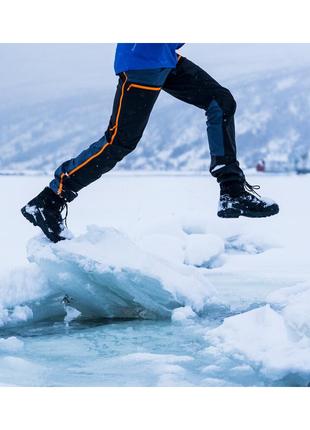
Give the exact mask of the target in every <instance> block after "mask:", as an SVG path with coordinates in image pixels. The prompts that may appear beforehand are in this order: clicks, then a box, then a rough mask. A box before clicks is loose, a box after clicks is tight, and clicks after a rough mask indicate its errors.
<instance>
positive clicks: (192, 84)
mask: <svg viewBox="0 0 310 430" xmlns="http://www.w3.org/2000/svg"><path fill="white" fill-rule="evenodd" d="M163 90H164V91H166V92H167V93H169V94H171V95H172V96H174V97H176V98H177V99H179V100H182V101H184V102H186V103H190V104H192V105H194V106H197V107H199V108H201V109H203V110H204V111H205V113H206V116H207V132H208V141H209V147H210V154H211V165H210V172H211V174H212V175H213V176H214V177H215V178H216V179H217V181H218V182H219V184H220V190H221V193H220V202H219V208H218V212H217V214H218V216H220V217H222V218H237V217H239V216H240V215H243V216H248V217H266V216H270V215H275V214H276V213H278V212H279V207H278V205H277V204H276V203H274V202H272V201H270V200H264V199H260V198H258V197H259V196H258V194H256V196H255V195H254V194H255V193H256V192H255V190H256V189H257V187H256V186H255V187H252V186H251V185H249V184H248V183H247V182H246V180H245V176H244V173H243V171H242V170H241V168H240V167H239V162H238V160H237V154H236V141H235V123H234V114H235V111H236V102H235V100H234V98H233V96H232V95H231V93H230V91H229V90H228V89H227V88H224V87H222V86H221V85H220V84H219V83H218V82H216V81H215V80H214V79H213V78H212V77H211V76H210V75H208V73H206V72H205V71H204V70H203V69H201V68H200V67H198V66H197V65H196V64H194V63H192V62H191V61H189V60H188V59H187V58H185V57H180V58H179V61H178V63H177V66H176V68H175V69H173V70H172V71H171V72H170V74H169V76H168V78H167V80H166V81H165V84H164V86H163ZM258 188H259V187H258Z"/></svg>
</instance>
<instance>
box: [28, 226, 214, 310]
mask: <svg viewBox="0 0 310 430" xmlns="http://www.w3.org/2000/svg"><path fill="white" fill-rule="evenodd" d="M28 258H29V260H30V261H33V262H35V263H36V264H37V265H38V266H39V267H40V269H41V270H42V271H43V273H44V275H45V276H46V277H47V278H48V280H49V283H50V285H52V288H53V289H54V290H55V291H61V292H63V293H64V294H68V295H69V296H70V297H72V298H73V300H72V301H71V302H70V306H72V307H74V308H76V309H77V310H79V311H80V312H81V313H82V314H83V315H85V316H88V317H106V318H170V316H171V312H172V310H173V309H175V308H177V307H180V306H182V305H185V304H187V305H190V306H192V307H193V308H194V309H197V310H199V309H201V308H203V306H204V305H205V303H206V302H208V300H209V299H210V297H211V296H212V294H213V289H212V287H211V285H210V284H209V282H208V281H207V280H206V279H205V277H203V276H200V275H199V274H198V273H195V272H194V271H193V269H192V268H190V267H187V266H185V265H184V264H176V263H172V262H168V261H165V260H163V259H161V258H158V257H156V256H155V255H152V254H149V253H147V252H145V251H143V250H142V249H141V248H140V247H138V246H137V245H136V244H135V243H134V242H132V241H131V240H130V239H129V238H128V237H126V236H125V235H124V234H122V233H120V232H119V231H117V230H115V229H112V228H105V229H100V228H98V227H95V226H92V227H89V228H88V231H87V233H86V234H84V235H82V236H80V237H77V238H75V239H72V240H70V241H63V242H59V243H57V244H52V243H48V242H47V241H45V240H41V239H38V238H35V239H33V240H31V241H30V242H29V245H28Z"/></svg>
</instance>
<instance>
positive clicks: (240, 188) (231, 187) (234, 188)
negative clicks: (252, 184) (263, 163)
mask: <svg viewBox="0 0 310 430" xmlns="http://www.w3.org/2000/svg"><path fill="white" fill-rule="evenodd" d="M220 187H221V195H224V194H226V195H227V194H228V195H229V196H231V197H238V196H241V195H242V194H244V193H245V190H244V183H243V182H240V181H231V182H223V183H221V185H220Z"/></svg>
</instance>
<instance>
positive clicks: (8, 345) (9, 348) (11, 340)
mask: <svg viewBox="0 0 310 430" xmlns="http://www.w3.org/2000/svg"><path fill="white" fill-rule="evenodd" d="M23 347H24V342H23V341H22V340H20V339H18V338H17V337H15V336H11V337H8V338H7V339H0V351H1V352H11V353H12V352H18V351H20V350H22V349H23Z"/></svg>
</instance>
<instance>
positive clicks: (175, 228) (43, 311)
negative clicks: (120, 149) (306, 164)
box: [0, 173, 310, 386]
mask: <svg viewBox="0 0 310 430" xmlns="http://www.w3.org/2000/svg"><path fill="white" fill-rule="evenodd" d="M48 179H49V178H47V177H39V176H37V177H27V176H23V177H17V176H10V177H5V176H3V177H0V185H1V186H0V195H1V197H2V201H6V206H5V207H6V211H2V213H1V215H0V217H1V219H0V221H1V223H2V225H5V228H4V229H1V232H0V239H1V243H2V244H4V246H2V247H1V249H2V251H1V252H2V255H1V259H0V324H1V334H0V384H4V385H27V384H28V385H42V384H43V385H44V384H45V385H83V384H84V385H134V386H135V385H158V386H171V385H176V386H178V385H212V386H236V385H243V386H251V385H307V384H308V382H309V381H310V365H309V363H310V267H309V252H308V244H309V239H310V232H309V229H308V213H309V200H308V199H307V198H305V196H307V193H308V190H309V187H310V177H309V176H293V175H291V176H283V175H279V176H271V175H268V176H267V175H266V176H264V175H257V176H252V177H251V176H250V177H248V181H249V182H250V183H252V184H254V183H259V184H260V185H261V186H262V192H263V193H264V194H265V193H266V194H268V195H270V196H271V197H272V198H273V199H274V200H275V201H277V202H278V203H279V206H280V213H279V214H278V215H277V216H275V217H271V218H267V219H246V218H240V219H232V220H223V219H220V218H218V217H217V216H216V210H217V203H218V185H217V184H216V182H215V181H214V180H213V179H212V178H210V177H208V176H204V175H196V176H195V175H193V174H191V175H180V174H178V175H176V174H168V173H166V174H163V175H160V174H146V173H144V174H142V173H140V174H139V175H134V174H121V173H116V174H107V175H105V177H104V179H102V180H101V181H97V182H96V183H95V184H93V185H92V186H90V187H89V188H88V190H87V191H85V190H84V191H82V192H81V193H80V196H79V198H78V199H76V200H75V201H74V202H72V204H70V207H69V218H68V221H69V227H70V230H71V231H72V232H73V238H72V239H71V240H67V241H62V242H59V243H58V244H52V243H50V242H49V241H48V240H46V239H45V238H44V237H43V236H42V235H41V234H40V233H39V231H38V230H37V229H35V228H34V227H33V226H32V225H30V224H29V223H27V222H26V221H25V220H24V218H23V217H22V216H21V215H20V213H19V212H18V210H17V209H18V208H20V207H22V206H23V205H24V204H25V203H26V202H27V201H28V200H30V199H31V198H32V197H33V196H34V195H35V194H36V193H38V192H39V191H40V190H41V189H42V188H43V187H44V186H45V185H46V183H47V182H48ZM7 190H10V193H8V192H7ZM21 190H22V192H21ZM65 294H67V295H68V297H69V304H67V305H65V304H64V303H62V299H63V297H64V295H65ZM71 299H72V300H71ZM85 317H87V318H89V317H91V318H93V319H95V320H96V321H97V319H98V318H114V319H115V318H123V319H124V317H125V318H130V320H129V321H122V322H119V321H118V320H111V321H110V322H109V323H104V324H103V323H101V324H99V325H98V323H95V322H87V321H83V318H85ZM113 321H115V322H113ZM29 333H33V334H34V336H31V335H29ZM40 333H42V335H41V334H40ZM44 333H48V334H49V335H50V336H44Z"/></svg>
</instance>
